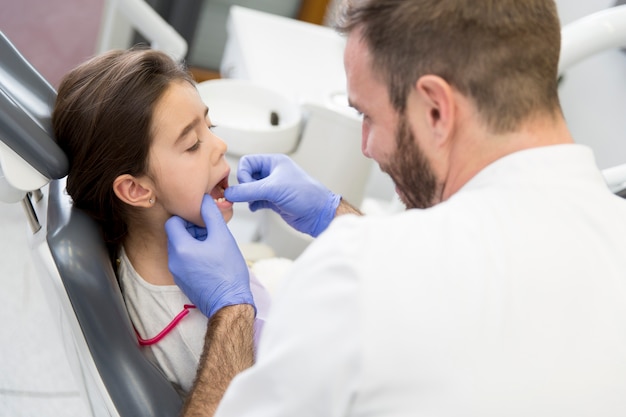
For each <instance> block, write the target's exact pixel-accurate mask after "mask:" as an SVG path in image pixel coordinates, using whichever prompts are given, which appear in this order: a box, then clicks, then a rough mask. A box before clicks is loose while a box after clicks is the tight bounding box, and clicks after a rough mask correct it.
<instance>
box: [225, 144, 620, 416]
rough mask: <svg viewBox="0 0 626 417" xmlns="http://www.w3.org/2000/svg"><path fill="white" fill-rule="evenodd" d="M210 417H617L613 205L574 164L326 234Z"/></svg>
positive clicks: (516, 157) (551, 161)
mask: <svg viewBox="0 0 626 417" xmlns="http://www.w3.org/2000/svg"><path fill="white" fill-rule="evenodd" d="M285 280H286V281H287V282H286V283H285V286H284V287H283V288H282V292H280V293H279V294H278V297H277V299H275V303H274V305H273V307H272V309H271V312H270V315H269V317H268V322H267V323H266V327H265V329H264V331H265V333H264V335H263V337H262V340H261V342H260V346H259V351H258V356H257V363H256V365H255V366H254V367H252V368H251V369H249V370H247V371H245V372H243V373H242V374H240V375H239V376H238V377H236V378H235V380H234V381H233V383H232V384H231V386H230V387H229V389H228V391H227V393H226V395H225V397H224V399H223V401H222V403H221V404H220V407H219V409H218V414H217V415H218V416H219V417H225V416H233V417H234V416H237V417H247V416H268V417H269V416H272V417H283V416H285V417H287V416H289V417H293V416H299V417H303V416H324V417H331V416H374V415H378V416H386V417H391V416H411V417H416V416H417V417H419V416H438V417H444V416H476V417H478V416H480V417H488V416H494V417H502V416H507V417H512V416H520V417H521V416H524V417H528V416H533V417H538V416H539V417H541V416H546V417H547V416H550V417H554V416H568V417H574V416H603V417H617V416H620V417H622V416H626V200H623V199H620V198H619V197H616V196H614V195H612V194H611V193H610V192H609V190H608V189H607V187H606V185H605V184H604V181H603V178H602V176H601V174H600V172H599V171H598V169H597V168H596V166H595V162H594V158H593V154H592V152H591V150H590V149H588V148H586V147H584V146H581V145H557V146H550V147H544V148H538V149H532V150H525V151H521V152H517V153H515V154H512V155H509V156H507V157H504V158H502V159H500V160H498V161H496V162H495V163H493V164H491V165H490V166H488V167H487V168H485V169H484V170H483V171H482V172H480V173H479V174H478V175H477V176H475V177H474V178H473V179H472V180H471V181H470V182H469V183H467V184H466V185H465V186H464V187H463V188H462V189H461V190H460V191H459V192H458V193H456V194H455V195H454V196H453V197H451V198H450V199H449V200H448V201H446V202H444V203H442V204H439V205H437V206H435V207H433V208H430V209H426V210H410V211H407V212H404V213H400V214H397V215H393V216H388V217H367V216H366V217H361V218H358V217H356V216H344V217H341V218H338V219H336V220H335V221H334V222H333V224H332V225H331V226H330V228H329V229H328V230H327V231H326V232H325V233H323V234H322V236H321V237H320V238H319V239H318V240H317V242H314V243H313V244H312V245H311V246H310V247H309V249H308V250H307V251H306V252H305V253H304V254H303V255H302V256H301V258H300V259H299V260H297V261H296V262H295V263H294V265H293V267H292V269H291V270H290V271H289V273H288V274H287V276H286V278H285Z"/></svg>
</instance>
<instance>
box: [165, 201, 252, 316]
mask: <svg viewBox="0 0 626 417" xmlns="http://www.w3.org/2000/svg"><path fill="white" fill-rule="evenodd" d="M201 213H202V218H203V219H204V224H206V229H204V228H199V227H197V226H190V223H188V222H186V221H185V220H183V219H181V218H180V217H178V216H173V217H171V218H170V219H169V220H168V221H167V222H166V223H165V231H166V233H167V252H168V265H169V269H170V271H171V272H172V275H174V281H175V282H176V285H178V286H179V287H180V289H181V290H182V291H183V292H184V293H185V294H186V295H187V297H189V299H190V300H191V302H193V303H194V304H195V305H196V307H197V308H198V309H200V311H202V312H203V313H204V315H205V316H207V317H211V316H212V315H213V314H215V313H216V312H217V311H218V310H219V309H221V308H222V307H226V306H229V305H236V304H251V305H253V306H254V300H253V298H252V293H251V292H250V276H249V272H248V266H247V265H246V262H245V260H244V259H243V255H242V254H241V252H240V251H239V247H238V246H237V243H236V242H235V238H234V237H233V236H232V235H231V233H230V230H228V227H226V223H225V222H224V218H223V217H222V214H221V213H220V211H219V210H218V208H217V206H216V205H215V202H214V201H213V199H212V198H211V196H209V195H205V196H204V198H203V200H202V208H201ZM205 230H206V232H205ZM198 232H202V233H198Z"/></svg>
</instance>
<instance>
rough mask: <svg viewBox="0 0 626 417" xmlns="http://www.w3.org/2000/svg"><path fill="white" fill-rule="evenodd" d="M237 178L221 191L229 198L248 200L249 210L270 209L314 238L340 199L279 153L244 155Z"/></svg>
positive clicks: (331, 214)
mask: <svg viewBox="0 0 626 417" xmlns="http://www.w3.org/2000/svg"><path fill="white" fill-rule="evenodd" d="M237 179H238V180H239V185H231V186H230V187H228V188H226V190H225V191H224V197H226V199H227V200H228V201H232V202H248V203H249V206H250V210H252V211H256V210H258V209H262V208H270V209H272V210H274V211H275V212H276V213H278V214H279V215H280V216H281V217H282V218H283V220H285V221H286V222H287V223H288V224H289V225H291V227H293V228H294V229H296V230H299V231H301V232H303V233H308V234H309V235H311V236H313V237H317V236H318V235H319V234H320V233H322V232H323V231H324V230H325V229H326V228H327V227H328V225H329V224H330V222H331V221H332V219H333V218H334V217H335V212H336V211H337V206H339V202H340V201H341V196H339V195H337V194H334V193H332V192H331V191H330V190H328V189H327V188H326V187H325V186H323V185H322V184H321V183H320V182H318V181H316V180H315V179H313V178H311V177H310V176H309V175H308V174H307V173H306V172H304V170H303V169H302V168H300V167H299V166H298V165H296V163H295V162H293V161H292V160H291V159H290V158H289V157H287V156H285V155H282V154H271V155H246V156H243V157H242V158H241V160H240V161H239V169H238V170H237Z"/></svg>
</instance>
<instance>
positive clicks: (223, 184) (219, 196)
mask: <svg viewBox="0 0 626 417" xmlns="http://www.w3.org/2000/svg"><path fill="white" fill-rule="evenodd" d="M228 174H229V173H228V172H227V173H226V176H225V177H224V178H222V179H221V181H220V182H218V183H217V185H216V186H215V187H213V189H212V190H211V197H213V201H215V204H216V205H217V208H219V209H220V211H224V210H229V209H232V207H233V203H232V202H230V201H228V200H226V198H224V190H225V189H226V188H228Z"/></svg>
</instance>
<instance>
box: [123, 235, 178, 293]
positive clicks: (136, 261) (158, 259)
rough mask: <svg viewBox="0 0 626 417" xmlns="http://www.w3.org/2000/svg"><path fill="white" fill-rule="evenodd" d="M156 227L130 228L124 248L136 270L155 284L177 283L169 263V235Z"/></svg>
mask: <svg viewBox="0 0 626 417" xmlns="http://www.w3.org/2000/svg"><path fill="white" fill-rule="evenodd" d="M155 230H157V229H156V228H154V227H150V228H142V227H135V228H129V230H128V234H127V236H126V239H125V241H124V250H125V251H126V255H127V256H128V259H129V260H130V263H131V264H132V265H133V268H135V271H137V273H138V274H139V275H140V276H141V277H142V278H143V279H144V280H145V281H146V282H148V283H150V284H153V285H175V283H174V277H173V276H172V274H171V273H170V271H169V268H168V265H167V235H166V234H165V229H164V228H163V227H161V228H160V230H161V231H160V232H155Z"/></svg>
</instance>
